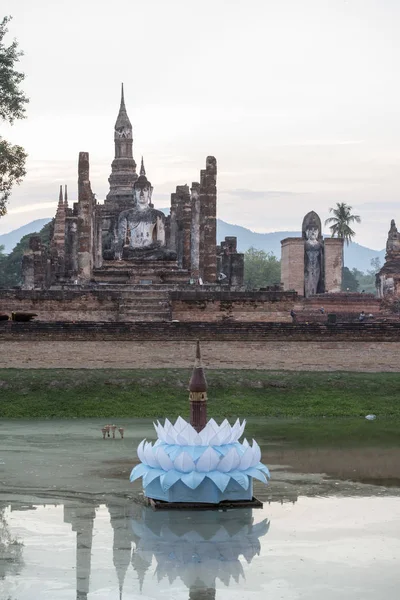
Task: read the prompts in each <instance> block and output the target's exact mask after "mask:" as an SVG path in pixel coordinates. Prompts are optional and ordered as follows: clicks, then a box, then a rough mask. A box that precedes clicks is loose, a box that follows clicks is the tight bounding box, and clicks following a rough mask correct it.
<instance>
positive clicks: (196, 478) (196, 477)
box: [181, 471, 206, 490]
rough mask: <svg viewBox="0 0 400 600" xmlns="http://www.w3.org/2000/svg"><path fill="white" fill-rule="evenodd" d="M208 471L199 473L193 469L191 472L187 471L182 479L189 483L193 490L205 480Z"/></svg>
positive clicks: (186, 483)
mask: <svg viewBox="0 0 400 600" xmlns="http://www.w3.org/2000/svg"><path fill="white" fill-rule="evenodd" d="M205 476H206V473H197V472H196V471H192V472H191V473H185V474H184V475H182V477H181V481H182V482H183V483H184V484H185V485H187V486H188V487H189V488H190V489H191V490H195V489H196V488H197V487H198V486H199V485H200V484H201V482H202V481H203V479H204V477H205Z"/></svg>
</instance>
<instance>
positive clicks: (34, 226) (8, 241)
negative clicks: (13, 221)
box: [0, 219, 51, 254]
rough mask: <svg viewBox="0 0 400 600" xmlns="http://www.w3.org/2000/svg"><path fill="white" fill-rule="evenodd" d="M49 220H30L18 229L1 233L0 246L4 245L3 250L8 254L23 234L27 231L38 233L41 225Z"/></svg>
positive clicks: (26, 233)
mask: <svg viewBox="0 0 400 600" xmlns="http://www.w3.org/2000/svg"><path fill="white" fill-rule="evenodd" d="M49 221H51V219H36V221H31V223H27V224H26V225H23V226H22V227H18V229H14V230H13V231H10V233H3V235H0V246H4V252H5V253H6V254H9V253H10V252H11V250H13V248H15V246H16V245H17V244H18V242H19V240H20V239H21V238H23V237H24V235H28V233H39V231H40V230H41V229H42V227H44V226H45V225H46V223H48V222H49Z"/></svg>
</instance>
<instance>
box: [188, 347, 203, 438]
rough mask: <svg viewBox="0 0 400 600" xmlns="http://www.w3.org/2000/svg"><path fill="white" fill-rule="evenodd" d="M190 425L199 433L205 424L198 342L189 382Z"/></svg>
mask: <svg viewBox="0 0 400 600" xmlns="http://www.w3.org/2000/svg"><path fill="white" fill-rule="evenodd" d="M189 401H190V424H191V425H192V427H194V429H195V430H196V431H197V432H199V431H201V430H202V429H203V428H204V427H205V426H206V424H207V381H206V376H205V373H204V369H203V365H202V362H201V351H200V342H199V340H197V344H196V360H195V363H194V367H193V371H192V376H191V378H190V382H189Z"/></svg>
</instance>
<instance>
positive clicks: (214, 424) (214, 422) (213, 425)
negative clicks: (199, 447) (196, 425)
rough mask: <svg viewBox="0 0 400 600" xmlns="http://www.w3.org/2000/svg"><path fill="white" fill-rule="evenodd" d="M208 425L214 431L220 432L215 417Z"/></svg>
mask: <svg viewBox="0 0 400 600" xmlns="http://www.w3.org/2000/svg"><path fill="white" fill-rule="evenodd" d="M207 427H210V429H212V430H213V431H214V433H218V431H219V425H218V423H217V422H216V421H215V420H214V419H210V420H209V421H208V423H207Z"/></svg>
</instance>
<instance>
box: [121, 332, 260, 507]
mask: <svg viewBox="0 0 400 600" xmlns="http://www.w3.org/2000/svg"><path fill="white" fill-rule="evenodd" d="M196 358H197V364H196V365H195V368H194V371H193V375H192V378H191V381H190V385H189V390H190V404H191V423H188V422H187V421H185V420H184V419H182V417H178V419H177V420H176V422H175V424H172V423H171V422H170V421H169V420H168V419H166V420H165V424H164V426H163V425H161V424H160V423H159V422H158V421H157V424H155V425H154V427H155V429H156V432H157V436H158V439H157V441H156V442H155V443H154V445H153V444H152V443H151V442H147V441H146V440H143V441H142V442H141V443H140V444H139V446H138V449H137V454H138V458H139V460H140V461H141V462H140V464H139V465H137V466H136V467H135V468H134V469H133V470H132V473H131V477H130V479H131V481H135V480H136V479H138V478H139V477H142V478H143V488H144V492H145V495H146V497H148V498H153V499H157V500H164V501H167V502H189V503H193V502H196V503H211V504H218V503H219V502H222V501H224V500H231V501H235V500H241V501H243V500H245V501H250V500H252V498H253V479H258V480H260V481H262V482H263V483H268V478H269V477H270V474H269V471H268V468H267V467H266V466H265V465H263V464H262V463H261V450H260V447H259V445H258V444H257V442H256V441H255V440H253V441H252V444H251V445H250V444H249V442H248V441H247V440H246V439H244V441H243V442H242V443H240V442H239V438H240V437H241V436H242V435H243V432H244V428H245V425H246V422H245V421H243V422H242V423H241V422H240V421H239V419H237V421H236V422H235V424H234V425H233V426H232V425H230V423H229V422H228V421H227V420H226V419H225V420H224V421H223V422H222V423H221V425H218V424H217V423H216V422H215V421H214V419H210V420H209V421H208V423H207V422H206V405H207V394H206V390H207V384H206V381H205V377H204V372H203V368H202V366H201V363H200V347H199V343H198V344H197V354H196Z"/></svg>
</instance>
